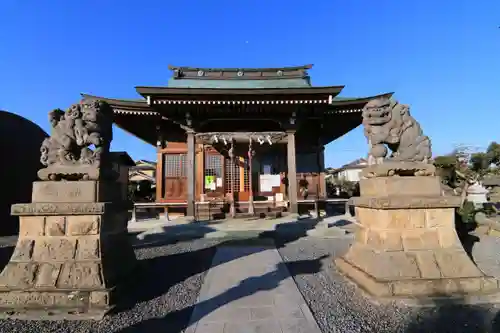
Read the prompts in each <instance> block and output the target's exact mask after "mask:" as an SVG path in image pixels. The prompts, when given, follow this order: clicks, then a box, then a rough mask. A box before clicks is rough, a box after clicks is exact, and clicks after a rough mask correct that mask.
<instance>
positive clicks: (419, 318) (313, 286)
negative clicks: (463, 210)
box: [279, 238, 500, 333]
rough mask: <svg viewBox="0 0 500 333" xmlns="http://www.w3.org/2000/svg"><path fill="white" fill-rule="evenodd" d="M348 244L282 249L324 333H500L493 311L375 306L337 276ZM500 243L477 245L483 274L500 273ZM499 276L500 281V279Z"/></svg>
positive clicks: (306, 242)
mask: <svg viewBox="0 0 500 333" xmlns="http://www.w3.org/2000/svg"><path fill="white" fill-rule="evenodd" d="M348 247H349V240H341V239H334V240H332V239H330V240H328V239H317V238H315V239H312V238H303V239H300V240H298V241H295V242H291V243H288V244H286V245H284V246H283V247H280V248H279V252H280V253H281V255H282V257H283V259H284V260H285V261H286V262H287V263H288V267H289V270H290V272H291V274H292V275H294V278H295V281H296V283H297V285H298V287H299V290H300V291H301V292H302V294H303V296H304V298H305V299H306V301H307V303H308V305H309V307H310V308H311V311H312V312H313V314H314V316H315V318H316V320H317V321H318V324H319V326H320V328H321V329H322V331H323V333H333V332H344V333H346V332H348V333H354V332H377V333H383V332H391V333H393V332H398V333H399V332H402V333H403V332H404V333H413V332H426V333H431V332H439V333H447V332H450V333H451V332H454V333H455V332H456V333H467V332H474V333H483V332H500V314H499V313H497V312H498V309H495V308H494V307H492V306H489V307H488V306H460V305H454V304H449V305H443V306H441V307H439V308H427V309H424V308H420V309H418V308H409V307H405V306H404V305H401V304H400V303H392V304H385V305H375V304H373V303H371V302H369V301H368V300H367V299H366V298H364V297H363V296H362V295H361V294H360V292H359V291H358V290H357V289H356V288H355V287H354V286H353V285H352V284H350V283H348V282H346V280H345V279H344V278H343V277H342V276H341V275H340V274H339V273H338V272H337V270H336V268H335V265H334V262H333V258H334V257H335V256H339V255H341V254H343V253H345V252H346V251H347V249H348ZM498 253H500V240H499V239H493V238H487V239H484V241H481V243H476V245H475V247H474V251H473V254H474V256H475V259H476V262H477V263H478V265H479V266H480V267H481V268H482V269H483V271H485V272H487V273H490V274H494V273H495V272H496V273H500V272H499V271H500V269H499V265H500V255H498ZM314 259H320V260H321V262H322V264H323V265H321V269H320V270H319V271H318V272H315V273H312V274H310V273H306V274H301V273H300V272H301V271H304V269H297V268H296V267H295V266H294V264H293V262H294V261H297V260H314ZM499 276H500V275H499Z"/></svg>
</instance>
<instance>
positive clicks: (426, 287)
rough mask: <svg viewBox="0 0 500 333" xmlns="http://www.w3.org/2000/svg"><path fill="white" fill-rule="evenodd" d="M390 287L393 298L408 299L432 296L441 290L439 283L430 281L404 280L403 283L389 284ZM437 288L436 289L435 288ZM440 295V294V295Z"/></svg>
mask: <svg viewBox="0 0 500 333" xmlns="http://www.w3.org/2000/svg"><path fill="white" fill-rule="evenodd" d="M390 285H391V286H392V288H391V289H392V295H393V296H408V297H416V296H421V295H428V296H432V295H435V294H439V293H440V290H442V289H443V288H441V287H440V286H439V281H438V282H437V283H436V281H432V280H427V281H425V280H405V281H397V280H396V281H394V282H392V283H390ZM436 287H438V288H436ZM441 294H442V293H441Z"/></svg>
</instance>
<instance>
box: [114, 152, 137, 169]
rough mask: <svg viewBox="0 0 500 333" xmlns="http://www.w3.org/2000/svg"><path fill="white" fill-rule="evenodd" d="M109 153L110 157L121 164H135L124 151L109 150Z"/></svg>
mask: <svg viewBox="0 0 500 333" xmlns="http://www.w3.org/2000/svg"><path fill="white" fill-rule="evenodd" d="M110 155H111V158H112V159H114V160H115V161H117V162H120V164H122V165H125V166H129V167H133V166H135V162H134V160H133V159H132V158H131V157H130V155H129V154H128V153H127V152H125V151H116V152H111V153H110Z"/></svg>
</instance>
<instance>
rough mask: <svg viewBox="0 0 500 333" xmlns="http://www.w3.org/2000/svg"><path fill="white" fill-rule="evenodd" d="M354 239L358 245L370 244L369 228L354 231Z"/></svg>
mask: <svg viewBox="0 0 500 333" xmlns="http://www.w3.org/2000/svg"><path fill="white" fill-rule="evenodd" d="M354 239H355V240H356V242H357V243H360V244H366V243H367V242H368V229H367V228H363V227H360V228H357V229H356V230H355V231H354Z"/></svg>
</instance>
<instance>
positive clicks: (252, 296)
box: [186, 246, 320, 333]
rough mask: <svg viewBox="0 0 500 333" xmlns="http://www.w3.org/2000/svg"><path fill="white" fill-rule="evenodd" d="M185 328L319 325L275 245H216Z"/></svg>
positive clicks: (301, 328) (253, 330)
mask: <svg viewBox="0 0 500 333" xmlns="http://www.w3.org/2000/svg"><path fill="white" fill-rule="evenodd" d="M221 327H223V328H221ZM186 332H187V333H212V332H224V333H257V332H262V333H274V332H276V333H283V332H299V333H300V332H307V333H320V330H319V328H318V326H317V324H316V321H315V320H314V318H313V316H312V313H311V311H310V310H309V308H308V307H307V305H306V303H305V301H304V299H303V297H302V295H301V294H300V292H299V290H298V289H297V286H296V285H295V282H294V280H293V278H292V277H291V276H290V275H289V272H288V270H287V269H286V266H284V264H283V262H282V259H281V256H280V255H279V253H278V252H277V250H276V249H275V248H264V247H255V246H249V247H243V246H237V247H221V248H219V249H218V250H217V253H216V255H215V257H214V259H213V261H212V268H210V270H209V271H208V273H207V275H206V278H205V282H204V285H203V286H202V289H201V292H200V296H199V298H198V304H197V305H196V307H195V309H194V311H193V314H192V316H191V323H190V327H189V329H188V330H187V331H186Z"/></svg>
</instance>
